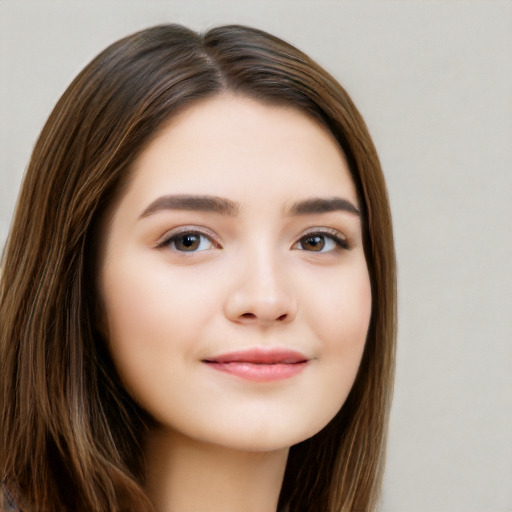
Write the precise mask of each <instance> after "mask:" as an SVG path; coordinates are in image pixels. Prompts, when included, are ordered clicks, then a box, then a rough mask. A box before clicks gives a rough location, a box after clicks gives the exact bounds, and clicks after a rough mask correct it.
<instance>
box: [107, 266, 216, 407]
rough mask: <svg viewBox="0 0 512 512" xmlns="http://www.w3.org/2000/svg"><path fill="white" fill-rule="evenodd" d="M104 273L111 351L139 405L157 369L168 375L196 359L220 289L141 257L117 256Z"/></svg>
mask: <svg viewBox="0 0 512 512" xmlns="http://www.w3.org/2000/svg"><path fill="white" fill-rule="evenodd" d="M107 270H108V271H107V272H106V273H105V275H104V278H103V281H102V287H101V289H102V295H103V299H104V303H105V305H106V306H105V310H106V319H107V339H108V340H109V348H110V352H111V355H112V359H113V361H114V364H115V366H116V368H117V371H118V373H119V375H120V378H121V380H122V382H123V384H124V385H125V387H126V388H127V390H128V391H129V392H130V394H131V395H132V396H133V397H134V398H136V399H139V400H140V401H142V402H144V401H145V400H146V396H145V395H147V394H148V393H149V394H151V393H152V391H151V390H150V389H149V388H151V385H152V384H151V383H155V382H156V381H157V380H158V372H157V369H162V366H163V365H164V366H165V368H166V369H167V371H168V372H169V373H173V372H175V370H176V369H178V368H182V367H184V366H185V365H187V364H188V363H190V362H193V361H194V360H195V359H197V351H198V349H199V347H198V344H199V342H200V340H201V336H200V335H199V333H200V332H202V330H203V327H204V326H207V325H209V324H210V322H211V321H212V318H213V317H214V315H215V310H216V309H215V305H216V304H218V303H219V300H220V299H219V298H218V296H217V295H216V294H217V293H220V292H219V287H218V286H217V287H212V286H209V285H208V283H211V281H212V279H211V276H210V279H209V280H208V279H206V278H205V276H203V275H201V272H198V271H197V269H196V270H195V272H194V271H193V270H192V269H183V268H182V269H179V271H177V272H170V271H169V268H168V267H167V266H164V267H162V266H161V265H160V264H152V262H151V261H149V262H148V261H147V260H144V259H143V258H135V257H133V258H128V257H126V258H124V259H123V258H118V259H117V263H116V265H115V266H114V265H110V266H109V268H108V269H107ZM188 270H190V272H188ZM217 309H218V308H217Z"/></svg>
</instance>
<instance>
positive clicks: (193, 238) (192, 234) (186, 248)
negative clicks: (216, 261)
mask: <svg viewBox="0 0 512 512" xmlns="http://www.w3.org/2000/svg"><path fill="white" fill-rule="evenodd" d="M159 247H166V248H169V249H171V250H174V251H178V252H201V251H206V250H208V249H212V248H214V247H218V244H215V243H214V242H213V240H212V239H211V238H210V237H209V236H208V235H205V234H204V233H200V232H199V231H191V230H188V231H180V232H179V233H175V234H172V235H171V236H169V237H167V238H166V239H165V240H164V241H163V242H162V243H161V244H160V245H159Z"/></svg>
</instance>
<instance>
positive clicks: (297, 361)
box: [203, 348, 310, 382]
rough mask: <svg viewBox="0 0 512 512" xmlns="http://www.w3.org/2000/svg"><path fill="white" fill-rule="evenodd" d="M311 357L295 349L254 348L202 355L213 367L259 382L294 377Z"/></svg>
mask: <svg viewBox="0 0 512 512" xmlns="http://www.w3.org/2000/svg"><path fill="white" fill-rule="evenodd" d="M309 361H310V359H309V358H308V357H307V356H305V355H304V354H302V353H301V352H298V351H296V350H288V349H280V348H279V349H265V348H251V349H248V350H240V351H235V352H229V353H226V354H221V355H218V356H215V357H212V358H208V359H203V363H205V364H207V365H208V366H209V367H210V368H212V369H214V370H217V371H220V372H223V373H228V374H230V375H234V376H236V377H240V378H242V379H246V380H251V381H256V382H270V381H276V380H283V379H288V378H290V377H293V376H295V375H297V374H299V373H300V372H302V371H303V370H304V368H305V367H306V366H307V364H308V363H309Z"/></svg>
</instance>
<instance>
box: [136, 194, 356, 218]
mask: <svg viewBox="0 0 512 512" xmlns="http://www.w3.org/2000/svg"><path fill="white" fill-rule="evenodd" d="M165 210H193V211H201V212H211V213H218V214H220V215H228V216H230V217H234V216H236V215H237V214H238V212H239V210H240V205H239V204H238V203H236V202H235V201H231V200H230V199H226V198H224V197H218V196H210V195H191V194H176V195H165V196H161V197H159V198H158V199H155V200H154V201H153V202H152V203H151V204H150V205H149V206H148V207H147V208H146V209H145V210H144V211H143V212H142V214H141V215H140V217H139V218H144V217H148V216H150V215H153V214H155V213H158V212H161V211H165ZM334 211H344V212H348V213H353V214H355V215H357V216H359V215H360V212H359V210H358V208H357V207H356V206H355V205H354V204H352V203H351V202H350V201H349V200H348V199H344V198H341V197H330V198H320V197H314V198H310V199H304V200H301V201H297V202H296V203H293V204H292V205H291V207H289V208H287V210H286V215H289V216H296V215H308V214H320V213H328V212H334Z"/></svg>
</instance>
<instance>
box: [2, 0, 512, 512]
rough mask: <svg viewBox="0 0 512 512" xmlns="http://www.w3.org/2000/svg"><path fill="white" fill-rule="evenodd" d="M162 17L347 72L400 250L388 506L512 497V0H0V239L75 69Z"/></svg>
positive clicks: (412, 507)
mask: <svg viewBox="0 0 512 512" xmlns="http://www.w3.org/2000/svg"><path fill="white" fill-rule="evenodd" d="M170 21H172V22H181V23H184V24H186V25H189V26H191V27H192V28H196V29H202V28H206V27H208V26H211V25H216V24H225V23H231V22H236V23H244V24H249V25H254V26H257V27H260V28H263V29H266V30H268V31H270V32H274V33H276V34H277V35H279V36H281V37H283V38H285V39H287V40H289V41H291V42H293V43H294V44H296V45H297V46H299V47H300V48H302V49H303V50H305V51H306V52H307V53H309V54H310V55H311V56H313V57H314V58H316V59H317V60H318V61H319V62H320V63H321V64H323V65H324V66H325V67H326V68H328V69H329V70H330V71H331V72H332V73H333V74H334V75H335V76H336V77H337V78H338V79H339V80H340V82H341V83H342V84H343V85H344V86H345V87H346V88H347V89H348V91H349V92H350V94H351V95H352V97H353V99H354V100H355V102H356V104H357V105H358V106H359V108H360V110H361V111H362V113H363V115H364V116H365V118H366V120H367V122H368V125H369V128H370V131H371V133H372V134H373V136H374V139H375V142H376V145H377V148H378V150H379V152H380V155H381V158H382V162H383V165H384V170H385V173H386V177H387V180H388V185H389V191H390V196H391V201H392V209H393V214H394V221H395V229H396V241H397V250H398V260H399V287H400V335H399V351H398V370H397V383H396V394H395V401H394V406H393V411H392V422H391V433H390V446H389V457H388V465H387V470H386V478H385V489H384V503H383V510H384V511H385V512H415V511H417V512H442V511H447V512H477V511H478V512H498V511H500V512H501V511H512V320H511V318H512V313H511V311H512V291H511V290H512V270H511V268H512V241H511V239H512V228H511V219H512V199H511V197H512V150H511V146H512V121H511V119H512V2H510V1H506V0H503V1H499V0H496V1H493V0H484V1H469V0H468V1H457V0H454V1H448V0H445V1H414V0H413V1H405V0H402V1H388V0H380V1H367V0H353V1H345V0H334V1H313V0H309V1H303V0H274V1H263V0H258V1H257V0H253V1H247V0H246V1H229V0H223V1H220V0H219V1H206V0H203V1H195V2H192V1H190V2H186V1H171V0H169V1H163V0H162V1H159V0H147V1H128V0H126V1H110V0H105V1H99V0H98V1H81V0H66V1H44V0H38V1H24V0H0V246H1V245H3V242H4V240H5V237H6V234H7V230H8V226H9V223H10V218H11V214H12V210H13V207H14V203H15V198H16V194H17V190H18V187H19V183H20V180H21V177H22V174H23V170H24V168H25V166H26V163H27V161H28V158H29V154H30V151H31V148H32V146H33V144H34V142H35V138H36V136H37V134H38V132H39V130H40V129H41V127H42V124H43V122H44V120H45V119H46V117H47V116H48V114H49V111H50V109H51V108H52V106H53V105H54V103H55V102H56V100H57V98H58V97H59V95H60V94H61V93H62V92H63V91H64V89H65V87H66V86H67V84H68V83H69V82H70V81H71V79H72V78H73V76H74V75H75V74H76V73H77V72H78V71H79V70H80V69H81V68H82V67H83V66H84V65H85V64H86V63H87V62H88V61H89V60H90V59H91V58H92V57H93V56H94V55H95V54H96V53H98V52H99V51H100V50H101V49H103V48H104V47H105V46H106V45H107V44H109V43H111V42H113V41H114V40H115V39H117V38H119V37H121V36H124V35H126V34H128V33H130V32H132V31H135V30H138V29H141V28H143V27H147V26H150V25H152V24H157V23H163V22H170ZM27 250H28V251H29V250H30V247H27Z"/></svg>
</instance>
